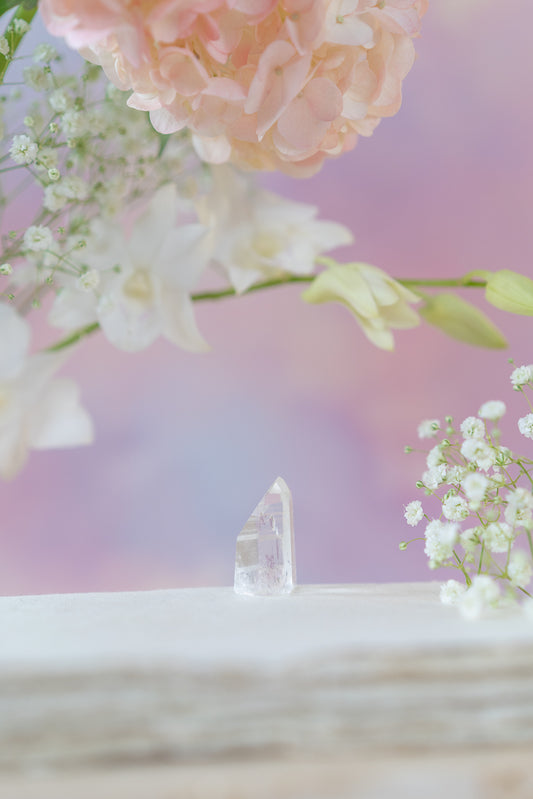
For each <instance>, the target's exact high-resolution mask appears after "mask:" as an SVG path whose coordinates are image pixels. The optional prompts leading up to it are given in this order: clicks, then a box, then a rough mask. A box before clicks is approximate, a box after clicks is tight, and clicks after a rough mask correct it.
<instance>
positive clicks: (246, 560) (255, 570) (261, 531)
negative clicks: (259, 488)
mask: <svg viewBox="0 0 533 799" xmlns="http://www.w3.org/2000/svg"><path fill="white" fill-rule="evenodd" d="M295 584H296V566H295V562H294V528H293V523H292V496H291V492H290V489H289V487H288V485H287V483H286V482H285V480H283V479H282V478H281V477H278V478H277V479H276V480H275V481H274V482H273V483H272V485H271V486H270V488H269V489H268V491H267V492H266V494H265V495H264V497H263V499H262V500H261V502H260V503H259V504H258V505H257V507H256V508H255V510H254V511H253V513H252V515H251V516H250V518H249V519H248V521H247V522H246V524H245V525H244V527H243V528H242V530H241V532H240V533H239V536H238V538H237V551H236V556H235V586H234V587H235V592H236V593H237V594H250V595H252V596H276V595H277V594H289V593H290V592H291V591H292V589H293V588H294V586H295Z"/></svg>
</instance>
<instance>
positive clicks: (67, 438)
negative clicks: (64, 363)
mask: <svg viewBox="0 0 533 799" xmlns="http://www.w3.org/2000/svg"><path fill="white" fill-rule="evenodd" d="M92 440H93V426H92V422H91V419H90V417H89V415H88V414H87V412H86V411H85V410H84V408H82V406H81V405H80V401H79V389H78V386H77V385H76V383H74V381H73V380H69V379H68V378H59V379H58V380H53V381H52V382H51V383H50V384H49V385H48V386H47V387H46V389H45V391H44V393H43V395H42V396H41V398H40V400H39V403H38V405H36V407H35V409H34V410H33V412H32V414H31V417H30V419H29V420H28V443H29V445H30V446H31V447H32V448H33V449H55V448H58V447H76V446H80V445H81V444H90V443H91V442H92Z"/></svg>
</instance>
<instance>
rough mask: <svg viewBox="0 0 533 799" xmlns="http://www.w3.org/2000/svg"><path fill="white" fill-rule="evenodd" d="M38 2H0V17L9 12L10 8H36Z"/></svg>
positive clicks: (3, 0)
mask: <svg viewBox="0 0 533 799" xmlns="http://www.w3.org/2000/svg"><path fill="white" fill-rule="evenodd" d="M37 2H38V0H24V2H23V3H21V2H20V0H0V17H1V16H2V15H3V14H5V13H6V11H9V10H10V9H11V8H15V6H23V7H24V8H28V9H30V8H37Z"/></svg>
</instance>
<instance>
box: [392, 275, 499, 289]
mask: <svg viewBox="0 0 533 799" xmlns="http://www.w3.org/2000/svg"><path fill="white" fill-rule="evenodd" d="M397 282H398V283H401V284H402V286H429V287H432V288H456V289H482V288H485V286H486V285H487V281H486V280H465V279H464V278H462V277H457V278H454V277H450V278H435V279H434V280H433V279H431V278H427V279H424V278H419V277H412V278H410V277H408V278H399V279H398V280H397Z"/></svg>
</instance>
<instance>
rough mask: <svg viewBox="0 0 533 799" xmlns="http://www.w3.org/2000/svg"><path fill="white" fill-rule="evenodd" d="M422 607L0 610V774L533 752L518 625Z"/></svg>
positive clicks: (136, 600) (433, 599)
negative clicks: (487, 750) (482, 750)
mask: <svg viewBox="0 0 533 799" xmlns="http://www.w3.org/2000/svg"><path fill="white" fill-rule="evenodd" d="M437 594H438V589H437V586H436V585H435V584H399V585H359V586H342V585H337V586H304V587H301V588H298V589H297V590H296V592H295V593H294V594H291V595H289V596H281V597H274V598H270V597H269V598H259V597H244V596H236V595H235V594H234V593H233V590H232V589H230V588H227V589H226V588H205V589H203V588H202V589H190V590H189V589H186V590H178V591H154V592H146V593H125V594H87V595H62V596H40V597H10V598H3V599H0V775H2V774H4V775H6V774H9V773H10V774H16V773H17V772H18V773H22V772H28V771H32V770H35V769H45V770H47V771H51V772H54V771H58V770H62V769H65V768H68V769H69V770H74V771H75V770H80V771H83V770H84V769H85V770H87V769H91V768H96V769H104V768H105V767H106V766H109V765H112V766H113V768H118V767H122V768H124V767H127V766H128V764H132V763H135V764H140V763H141V764H142V763H144V764H152V765H153V764H167V765H172V764H175V763H182V764H185V763H191V764H192V763H196V762H204V763H213V762H221V761H228V760H233V761H234V760H241V761H242V762H245V761H248V760H249V759H254V758H264V757H266V756H269V757H271V758H278V757H279V758H284V759H291V758H295V757H299V756H303V755H305V756H306V757H309V756H311V757H315V756H316V757H322V758H325V759H326V761H327V760H328V758H331V757H332V756H342V757H345V756H348V755H350V756H351V755H355V753H359V755H358V757H359V758H361V757H363V756H362V755H361V753H362V752H367V753H369V754H372V755H373V756H374V757H375V756H376V754H377V753H382V752H389V753H393V754H395V756H398V752H401V751H417V752H425V753H426V755H427V754H428V753H431V752H433V753H435V752H438V753H442V752H445V751H454V750H461V751H463V750H465V749H468V748H473V749H476V748H477V749H479V747H483V746H485V745H490V746H495V747H499V748H500V749H505V748H507V749H516V747H519V746H522V747H524V746H528V745H531V744H533V624H532V623H531V621H528V620H527V619H526V618H524V617H522V616H521V615H520V614H519V613H510V612H508V613H506V614H502V615H495V616H494V617H493V618H491V619H485V620H483V621H481V622H475V623H474V622H467V621H464V620H463V619H461V617H460V616H459V615H458V614H457V613H456V611H455V610H453V609H452V608H449V607H445V606H443V605H441V604H440V602H439V601H438V597H437ZM363 759H364V757H363ZM180 799H181V798H180Z"/></svg>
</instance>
